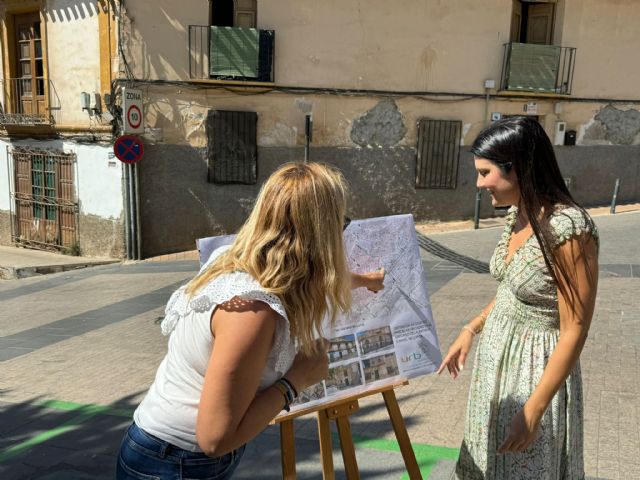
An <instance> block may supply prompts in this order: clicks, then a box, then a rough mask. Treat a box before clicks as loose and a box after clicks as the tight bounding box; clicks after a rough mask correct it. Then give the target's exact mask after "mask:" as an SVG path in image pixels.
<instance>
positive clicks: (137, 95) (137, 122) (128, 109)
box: [122, 88, 144, 133]
mask: <svg viewBox="0 0 640 480" xmlns="http://www.w3.org/2000/svg"><path fill="white" fill-rule="evenodd" d="M122 117H123V118H122V124H123V125H124V133H144V122H143V121H142V90H138V89H136V88H123V89H122Z"/></svg>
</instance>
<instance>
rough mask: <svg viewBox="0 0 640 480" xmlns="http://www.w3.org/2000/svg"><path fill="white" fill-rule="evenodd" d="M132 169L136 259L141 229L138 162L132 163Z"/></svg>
mask: <svg viewBox="0 0 640 480" xmlns="http://www.w3.org/2000/svg"><path fill="white" fill-rule="evenodd" d="M133 167H134V168H133V171H134V180H135V190H136V197H135V202H136V244H137V247H138V248H137V250H136V254H137V255H136V259H137V260H142V229H141V228H140V188H139V182H138V164H134V165H133Z"/></svg>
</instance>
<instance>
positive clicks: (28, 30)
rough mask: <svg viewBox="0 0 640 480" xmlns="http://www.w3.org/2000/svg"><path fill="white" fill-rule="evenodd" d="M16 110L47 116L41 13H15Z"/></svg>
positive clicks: (32, 114)
mask: <svg viewBox="0 0 640 480" xmlns="http://www.w3.org/2000/svg"><path fill="white" fill-rule="evenodd" d="M15 32H16V41H15V45H16V49H17V51H16V59H17V62H16V68H17V75H16V77H17V79H16V81H15V87H14V89H15V92H13V93H14V95H15V97H14V98H15V99H16V100H15V102H16V103H15V105H16V107H17V108H16V110H17V111H16V112H14V113H21V114H24V115H29V116H34V117H41V118H43V119H44V118H46V115H47V112H46V97H45V84H46V82H45V75H44V58H43V51H42V33H41V29H40V14H39V13H26V14H22V15H16V16H15Z"/></svg>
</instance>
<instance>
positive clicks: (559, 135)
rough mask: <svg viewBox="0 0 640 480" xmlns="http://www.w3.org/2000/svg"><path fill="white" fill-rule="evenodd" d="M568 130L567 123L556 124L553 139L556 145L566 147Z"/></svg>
mask: <svg viewBox="0 0 640 480" xmlns="http://www.w3.org/2000/svg"><path fill="white" fill-rule="evenodd" d="M566 129H567V122H556V131H555V135H554V137H553V144H554V145H564V132H565V130H566Z"/></svg>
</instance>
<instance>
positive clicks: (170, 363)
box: [133, 247, 296, 452]
mask: <svg viewBox="0 0 640 480" xmlns="http://www.w3.org/2000/svg"><path fill="white" fill-rule="evenodd" d="M227 248H228V247H221V248H219V249H217V250H216V251H215V252H214V253H213V254H212V255H211V259H210V260H209V262H207V264H206V265H205V266H204V267H203V269H204V268H206V267H207V265H208V264H209V263H211V261H213V260H214V259H215V258H217V257H218V256H219V255H220V254H221V253H223V251H224V250H226V249H227ZM185 288H186V285H183V286H182V287H180V288H179V289H178V290H176V291H175V292H174V293H173V295H172V296H171V298H170V299H169V302H168V303H167V307H166V310H165V318H164V320H163V321H162V333H163V334H164V335H171V336H170V338H169V346H168V351H167V354H166V356H165V357H164V359H163V360H162V363H161V364H160V366H159V367H158V371H157V373H156V378H155V380H154V382H153V384H152V385H151V387H150V388H149V391H148V392H147V395H146V397H145V398H144V400H142V403H141V404H140V406H139V407H138V408H137V409H136V411H135V413H134V414H133V418H134V421H135V422H136V424H137V425H138V426H139V427H140V428H142V429H143V430H145V431H146V432H148V433H150V434H152V435H155V436H156V437H158V438H160V439H162V440H165V441H167V442H169V443H171V444H173V445H176V446H178V447H180V448H183V449H185V450H189V451H194V452H195V451H200V447H199V446H198V442H197V441H196V435H195V432H196V417H197V415H198V404H199V402H200V394H201V392H202V387H203V384H204V376H205V373H206V369H207V365H208V363H209V358H210V357H211V351H212V350H213V348H214V343H215V342H214V338H213V336H212V335H211V314H212V313H213V310H214V309H215V308H216V306H218V305H220V304H221V303H224V302H226V301H228V300H230V299H231V298H233V297H239V298H243V299H247V300H258V301H260V302H264V303H266V304H267V305H269V306H270V307H271V308H272V309H273V310H274V311H275V312H276V313H277V314H278V315H279V316H280V317H279V319H278V320H279V321H278V324H277V325H276V331H275V338H274V342H273V347H272V349H271V352H270V353H269V357H268V359H267V365H266V366H265V369H264V371H263V372H262V376H261V378H260V384H259V388H258V389H259V390H263V389H265V388H267V387H269V386H270V385H272V384H273V383H274V382H275V381H276V380H277V379H278V378H280V377H282V376H283V375H284V374H285V373H286V372H287V370H289V368H290V367H291V364H292V363H293V359H294V357H295V353H296V352H295V346H294V343H293V341H292V339H291V336H290V333H289V320H288V318H287V314H286V312H285V309H284V306H283V305H282V303H281V301H280V299H279V298H278V297H277V296H275V295H272V294H270V293H268V292H266V291H265V290H264V289H263V288H262V287H261V286H260V284H259V283H258V282H257V281H256V280H255V279H254V278H253V277H251V276H250V275H248V274H247V273H244V272H234V273H229V274H225V275H221V276H219V277H217V278H215V279H214V280H213V281H211V282H210V283H209V284H207V285H206V286H205V287H203V288H201V289H200V290H199V291H198V292H197V293H196V294H195V295H194V296H193V297H192V298H189V297H188V295H186V294H185Z"/></svg>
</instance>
